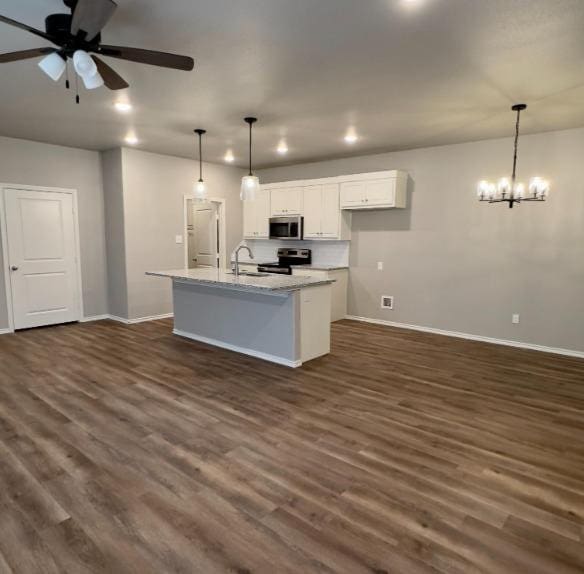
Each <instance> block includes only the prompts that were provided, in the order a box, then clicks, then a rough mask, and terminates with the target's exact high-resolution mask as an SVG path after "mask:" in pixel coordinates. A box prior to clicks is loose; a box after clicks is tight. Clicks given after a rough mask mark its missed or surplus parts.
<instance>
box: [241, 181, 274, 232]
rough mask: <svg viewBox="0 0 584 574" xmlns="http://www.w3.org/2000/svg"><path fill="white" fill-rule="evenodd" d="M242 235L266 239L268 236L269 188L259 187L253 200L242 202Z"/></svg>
mask: <svg viewBox="0 0 584 574" xmlns="http://www.w3.org/2000/svg"><path fill="white" fill-rule="evenodd" d="M243 236H244V237H245V238H246V239H262V238H263V239H267V238H268V237H269V236H270V190H269V189H261V188H260V190H259V191H258V192H257V193H256V198H255V200H254V201H244V202H243Z"/></svg>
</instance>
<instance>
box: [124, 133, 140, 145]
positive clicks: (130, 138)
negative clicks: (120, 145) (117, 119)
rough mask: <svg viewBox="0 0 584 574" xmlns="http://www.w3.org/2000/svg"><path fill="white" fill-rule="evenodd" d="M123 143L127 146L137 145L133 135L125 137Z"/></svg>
mask: <svg viewBox="0 0 584 574" xmlns="http://www.w3.org/2000/svg"><path fill="white" fill-rule="evenodd" d="M124 141H125V142H126V143H127V144H128V145H136V144H137V143H138V138H137V137H136V136H135V135H133V134H130V135H127V136H126V137H125V139H124Z"/></svg>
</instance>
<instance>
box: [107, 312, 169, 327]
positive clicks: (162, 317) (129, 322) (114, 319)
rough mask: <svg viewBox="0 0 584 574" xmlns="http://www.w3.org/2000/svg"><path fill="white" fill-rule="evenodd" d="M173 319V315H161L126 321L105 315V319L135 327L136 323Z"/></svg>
mask: <svg viewBox="0 0 584 574" xmlns="http://www.w3.org/2000/svg"><path fill="white" fill-rule="evenodd" d="M171 317H174V313H164V314H163V315H152V316H150V317H138V318H137V319H126V318H125V317H117V316H116V315H106V316H105V319H111V320H112V321H116V322H118V323H123V324H124V325H136V324H137V323H146V321H157V320H159V319H170V318H171Z"/></svg>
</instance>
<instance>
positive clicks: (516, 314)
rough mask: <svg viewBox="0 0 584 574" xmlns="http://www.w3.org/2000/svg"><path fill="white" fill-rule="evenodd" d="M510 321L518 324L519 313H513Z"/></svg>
mask: <svg viewBox="0 0 584 574" xmlns="http://www.w3.org/2000/svg"><path fill="white" fill-rule="evenodd" d="M511 321H512V322H513V325H519V313H515V314H514V315H513V316H512V317H511Z"/></svg>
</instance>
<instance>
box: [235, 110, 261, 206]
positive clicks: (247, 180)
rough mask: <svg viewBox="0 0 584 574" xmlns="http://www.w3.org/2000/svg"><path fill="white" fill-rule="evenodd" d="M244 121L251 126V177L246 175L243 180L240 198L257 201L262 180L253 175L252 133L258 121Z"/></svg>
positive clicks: (247, 119) (250, 119)
mask: <svg viewBox="0 0 584 574" xmlns="http://www.w3.org/2000/svg"><path fill="white" fill-rule="evenodd" d="M244 121H245V122H246V123H247V124H249V175H244V176H243V179H242V180H241V193H240V195H239V197H240V198H241V200H242V201H253V200H254V199H255V195H256V192H257V191H259V189H260V179H259V177H257V176H255V175H254V174H253V171H252V167H251V148H252V139H251V131H252V126H253V124H255V123H256V122H257V121H258V120H257V118H244Z"/></svg>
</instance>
